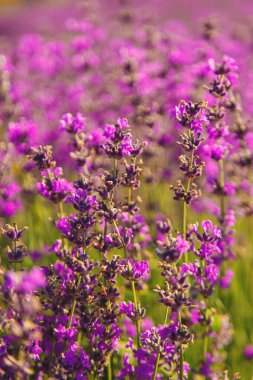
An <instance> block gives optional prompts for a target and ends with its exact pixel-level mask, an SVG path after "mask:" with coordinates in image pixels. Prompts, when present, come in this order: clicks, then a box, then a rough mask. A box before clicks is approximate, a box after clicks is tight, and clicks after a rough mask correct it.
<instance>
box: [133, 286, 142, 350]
mask: <svg viewBox="0 0 253 380" xmlns="http://www.w3.org/2000/svg"><path fill="white" fill-rule="evenodd" d="M131 287H132V293H133V300H134V307H135V310H138V301H137V295H136V289H135V282H134V281H131ZM140 322H141V321H140V320H139V319H138V320H137V321H136V322H135V325H136V334H137V347H138V348H140V335H141V323H140Z"/></svg>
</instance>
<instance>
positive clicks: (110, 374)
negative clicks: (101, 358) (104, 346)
mask: <svg viewBox="0 0 253 380" xmlns="http://www.w3.org/2000/svg"><path fill="white" fill-rule="evenodd" d="M107 380H112V364H111V356H110V355H109V357H108V364H107Z"/></svg>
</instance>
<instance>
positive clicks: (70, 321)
mask: <svg viewBox="0 0 253 380" xmlns="http://www.w3.org/2000/svg"><path fill="white" fill-rule="evenodd" d="M81 279H82V277H81V276H79V278H78V282H77V287H76V291H77V290H78V288H79V286H80V283H81ZM76 298H77V294H75V296H74V302H73V305H72V309H71V312H70V318H69V321H68V325H67V327H68V329H69V328H70V327H71V326H72V321H73V317H74V314H75V308H76Z"/></svg>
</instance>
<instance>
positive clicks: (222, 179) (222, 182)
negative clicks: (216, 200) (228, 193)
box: [219, 160, 225, 221]
mask: <svg viewBox="0 0 253 380" xmlns="http://www.w3.org/2000/svg"><path fill="white" fill-rule="evenodd" d="M219 166H220V177H219V185H220V189H221V197H220V208H221V220H222V221H223V220H224V217H225V199H224V185H225V174H224V162H223V160H220V161H219Z"/></svg>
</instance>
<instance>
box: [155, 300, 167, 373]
mask: <svg viewBox="0 0 253 380" xmlns="http://www.w3.org/2000/svg"><path fill="white" fill-rule="evenodd" d="M168 315H169V306H167V307H166V311H165V318H164V322H163V325H164V326H166V325H167V319H168ZM160 356H161V353H160V352H158V353H157V355H156V361H155V369H154V373H153V376H152V380H156V376H157V372H158V367H159V361H160Z"/></svg>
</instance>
